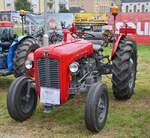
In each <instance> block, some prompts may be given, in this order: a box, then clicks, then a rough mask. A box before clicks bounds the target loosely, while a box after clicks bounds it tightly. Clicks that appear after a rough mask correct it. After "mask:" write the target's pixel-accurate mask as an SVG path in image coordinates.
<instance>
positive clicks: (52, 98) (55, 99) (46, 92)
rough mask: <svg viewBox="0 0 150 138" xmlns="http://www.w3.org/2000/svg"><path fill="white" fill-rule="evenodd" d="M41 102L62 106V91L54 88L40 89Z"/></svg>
mask: <svg viewBox="0 0 150 138" xmlns="http://www.w3.org/2000/svg"><path fill="white" fill-rule="evenodd" d="M40 102H41V103H47V104H53V105H59V104H60V89H54V88H46V87H41V88H40Z"/></svg>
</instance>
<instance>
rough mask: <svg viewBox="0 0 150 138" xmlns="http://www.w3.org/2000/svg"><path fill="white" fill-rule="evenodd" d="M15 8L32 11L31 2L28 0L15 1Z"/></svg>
mask: <svg viewBox="0 0 150 138" xmlns="http://www.w3.org/2000/svg"><path fill="white" fill-rule="evenodd" d="M15 8H16V10H20V9H23V10H26V11H32V6H31V3H30V2H28V1H27V0H16V2H15Z"/></svg>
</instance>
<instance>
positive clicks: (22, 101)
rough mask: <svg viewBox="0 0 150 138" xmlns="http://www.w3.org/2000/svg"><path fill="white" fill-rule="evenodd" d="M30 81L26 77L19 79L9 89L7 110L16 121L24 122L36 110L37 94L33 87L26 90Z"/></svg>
mask: <svg viewBox="0 0 150 138" xmlns="http://www.w3.org/2000/svg"><path fill="white" fill-rule="evenodd" d="M31 81H32V80H30V79H29V78H27V77H19V78H17V79H16V80H14V81H13V82H12V84H11V86H10V87H9V91H8V95H7V109H8V113H9V115H10V116H11V117H12V118H13V119H14V120H16V121H19V122H22V121H25V120H26V119H28V118H29V117H31V116H32V114H33V112H34V111H35V109H36V105H37V93H36V91H35V88H33V87H30V88H29V89H28V87H29V83H31Z"/></svg>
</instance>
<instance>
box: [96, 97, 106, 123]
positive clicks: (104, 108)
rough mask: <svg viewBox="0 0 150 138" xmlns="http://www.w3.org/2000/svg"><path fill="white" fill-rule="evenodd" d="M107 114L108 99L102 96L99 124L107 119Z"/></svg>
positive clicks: (98, 114) (98, 108)
mask: <svg viewBox="0 0 150 138" xmlns="http://www.w3.org/2000/svg"><path fill="white" fill-rule="evenodd" d="M105 114H106V99H105V96H104V95H102V96H101V97H100V99H99V102H98V106H97V116H98V122H102V121H103V119H104V118H105Z"/></svg>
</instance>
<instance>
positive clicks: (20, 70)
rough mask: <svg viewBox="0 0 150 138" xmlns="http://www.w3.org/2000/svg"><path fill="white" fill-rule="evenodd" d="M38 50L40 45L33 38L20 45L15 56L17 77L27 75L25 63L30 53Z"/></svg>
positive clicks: (15, 73)
mask: <svg viewBox="0 0 150 138" xmlns="http://www.w3.org/2000/svg"><path fill="white" fill-rule="evenodd" d="M37 48H39V45H38V44H37V43H36V41H35V40H34V39H32V38H27V39H25V40H23V41H22V42H21V43H20V44H19V45H18V47H17V49H16V51H15V55H14V75H15V77H19V76H22V75H27V72H26V68H25V61H26V59H27V57H28V55H29V53H31V52H34V51H35V50H36V49H37Z"/></svg>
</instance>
